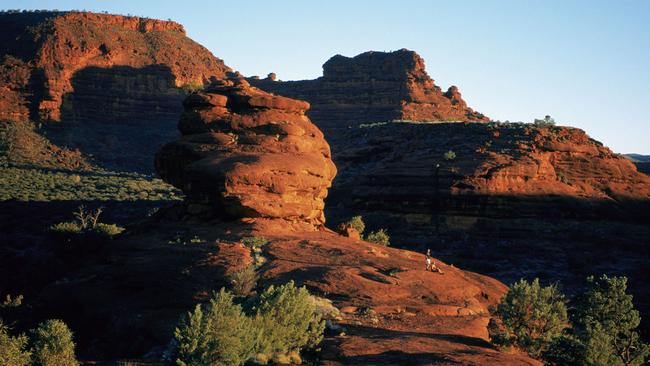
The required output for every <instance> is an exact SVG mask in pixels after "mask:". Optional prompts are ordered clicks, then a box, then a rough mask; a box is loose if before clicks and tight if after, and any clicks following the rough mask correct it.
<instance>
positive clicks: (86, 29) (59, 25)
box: [0, 12, 230, 121]
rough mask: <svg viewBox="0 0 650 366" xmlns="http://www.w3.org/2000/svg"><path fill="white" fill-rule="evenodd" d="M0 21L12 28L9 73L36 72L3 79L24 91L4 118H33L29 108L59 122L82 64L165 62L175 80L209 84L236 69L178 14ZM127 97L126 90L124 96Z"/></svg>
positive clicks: (6, 17) (57, 15) (5, 50)
mask: <svg viewBox="0 0 650 366" xmlns="http://www.w3.org/2000/svg"><path fill="white" fill-rule="evenodd" d="M0 24H2V27H3V30H4V29H6V30H7V34H6V35H5V36H4V37H2V42H3V45H2V48H1V49H0V51H2V56H3V57H4V58H5V59H4V60H3V61H4V63H3V65H4V67H5V69H9V70H7V71H6V72H5V73H4V74H7V73H8V72H9V71H11V72H14V73H21V74H22V73H26V74H29V75H30V76H26V75H25V76H26V77H20V78H17V77H14V78H13V79H12V82H10V83H7V82H6V81H5V83H4V85H3V86H2V87H3V88H6V89H9V90H12V91H14V93H17V94H19V95H20V96H21V97H22V98H20V99H22V102H21V103H18V106H16V107H14V106H11V105H8V106H3V107H8V108H2V112H1V113H2V114H0V118H14V119H15V118H17V117H19V118H28V117H30V116H29V115H25V114H24V109H25V108H27V109H28V110H29V111H30V113H31V117H32V119H34V120H35V119H37V120H40V121H49V120H53V121H59V120H60V119H61V107H62V105H64V104H65V103H66V102H65V101H64V96H65V95H66V94H68V93H73V92H74V91H75V85H73V84H74V83H73V80H74V78H75V76H76V77H79V75H77V74H76V73H77V71H79V70H84V69H87V68H88V67H96V68H110V67H114V66H130V67H133V68H143V67H145V66H150V65H166V66H167V67H169V69H170V71H171V74H172V75H173V77H174V80H173V86H175V87H180V86H183V85H185V84H190V83H199V84H200V83H205V82H207V81H208V80H209V78H210V77H212V76H216V77H224V76H225V73H226V72H228V71H230V68H228V67H227V66H226V65H224V63H223V61H221V60H220V59H218V58H216V57H214V56H213V55H212V54H211V53H210V52H209V51H208V50H207V49H205V48H204V47H202V46H201V45H199V44H197V43H195V42H193V41H192V40H190V39H189V38H187V37H186V35H185V30H184V29H183V26H182V25H180V24H178V23H175V22H172V21H162V20H156V19H149V18H139V17H126V16H118V15H107V14H94V13H86V12H41V13H19V14H2V15H0ZM116 74H117V76H118V77H120V76H123V75H120V74H119V73H116ZM3 76H4V75H3ZM30 79H31V82H32V83H33V85H30ZM34 79H38V80H34ZM126 84H128V83H126ZM125 86H126V87H127V88H128V85H125ZM158 87H159V86H158V85H156V84H155V83H152V85H149V88H150V89H151V90H150V91H149V93H148V94H155V93H156V91H157V90H156V88H158ZM165 89H167V87H166V88H165ZM127 90H128V89H127ZM146 90H147V89H146V88H145V89H143V90H140V92H143V91H145V92H146ZM23 91H24V93H23ZM128 96H129V93H128V92H127V93H126V95H122V97H123V98H128ZM30 97H31V100H30ZM102 102H104V103H105V102H108V103H109V104H110V102H111V101H110V100H108V101H107V100H103V101H102ZM16 108H18V109H16ZM90 108H91V107H90ZM97 118H99V119H102V116H101V115H98V116H97Z"/></svg>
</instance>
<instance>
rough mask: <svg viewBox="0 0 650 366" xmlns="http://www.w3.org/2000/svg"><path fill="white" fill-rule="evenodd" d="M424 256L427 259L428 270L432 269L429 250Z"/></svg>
mask: <svg viewBox="0 0 650 366" xmlns="http://www.w3.org/2000/svg"><path fill="white" fill-rule="evenodd" d="M424 257H425V261H426V264H427V267H426V271H427V272H429V270H430V269H431V257H429V251H428V250H427V254H425V255H424Z"/></svg>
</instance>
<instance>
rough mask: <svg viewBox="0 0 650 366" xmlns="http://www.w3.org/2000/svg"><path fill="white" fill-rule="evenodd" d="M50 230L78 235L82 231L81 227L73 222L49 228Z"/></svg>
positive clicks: (61, 223) (60, 223)
mask: <svg viewBox="0 0 650 366" xmlns="http://www.w3.org/2000/svg"><path fill="white" fill-rule="evenodd" d="M50 230H52V231H56V232H59V233H68V234H78V233H80V232H81V230H82V229H81V226H79V224H78V223H76V222H74V221H65V222H59V223H58V224H54V225H52V226H50Z"/></svg>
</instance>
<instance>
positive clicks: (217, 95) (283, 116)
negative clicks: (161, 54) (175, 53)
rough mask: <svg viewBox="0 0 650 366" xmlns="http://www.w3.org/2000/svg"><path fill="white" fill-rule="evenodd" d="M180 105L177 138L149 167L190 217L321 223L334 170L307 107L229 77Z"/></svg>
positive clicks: (319, 132)
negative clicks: (180, 197)
mask: <svg viewBox="0 0 650 366" xmlns="http://www.w3.org/2000/svg"><path fill="white" fill-rule="evenodd" d="M184 105H185V108H186V110H185V113H184V114H183V115H182V117H181V120H180V123H179V126H178V127H179V129H180V131H181V133H182V134H183V137H182V138H181V139H180V140H178V141H176V142H172V143H170V144H167V145H165V146H164V147H163V148H162V149H161V150H160V152H158V154H157V155H156V169H157V171H158V173H159V174H160V176H161V177H162V178H163V179H164V180H166V181H167V182H169V183H171V184H173V185H174V186H176V187H178V188H179V189H182V190H183V191H184V192H185V194H186V195H187V199H188V203H189V205H188V211H189V212H190V213H199V212H206V211H208V212H209V211H216V212H218V213H225V214H226V216H230V217H234V218H255V217H261V218H273V219H285V220H288V221H298V222H307V223H309V224H313V225H321V224H323V223H324V222H325V218H324V215H323V209H324V206H325V204H324V199H325V197H326V196H327V189H328V188H329V187H330V185H331V181H332V179H333V178H334V176H335V175H336V167H335V166H334V163H333V162H332V160H331V157H330V149H329V145H328V144H327V142H326V141H325V139H324V138H323V134H322V132H321V131H320V130H319V129H318V128H317V127H316V126H315V125H313V124H312V123H311V122H310V121H309V118H307V117H306V116H305V111H306V110H307V109H308V108H309V103H307V102H304V101H300V100H294V99H289V98H285V97H281V96H275V95H271V94H269V93H266V92H263V91H261V90H259V89H257V88H254V87H251V86H250V85H249V84H248V82H247V81H246V80H244V79H242V78H237V77H235V78H231V79H228V80H225V81H218V80H217V81H215V82H214V83H213V84H211V85H210V86H208V87H207V88H206V89H205V90H204V91H201V92H198V93H196V94H192V95H190V96H189V97H188V98H187V99H186V100H185V102H184Z"/></svg>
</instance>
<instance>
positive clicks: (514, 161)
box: [328, 123, 650, 218]
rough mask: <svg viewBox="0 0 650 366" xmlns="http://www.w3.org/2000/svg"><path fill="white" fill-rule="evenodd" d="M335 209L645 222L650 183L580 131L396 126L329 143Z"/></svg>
mask: <svg viewBox="0 0 650 366" xmlns="http://www.w3.org/2000/svg"><path fill="white" fill-rule="evenodd" d="M333 150H334V159H335V161H336V163H337V166H338V167H339V170H340V174H339V177H338V178H337V180H336V181H335V184H334V189H333V191H332V197H331V198H330V200H329V201H328V203H329V204H331V207H349V208H351V209H352V211H355V212H356V211H357V210H363V211H383V212H391V213H399V214H402V215H429V216H430V215H436V214H445V215H459V216H482V217H545V216H546V217H548V216H555V217H614V218H635V217H637V218H638V217H640V216H643V215H641V213H642V212H643V210H644V209H647V208H650V177H648V176H647V175H645V174H642V173H639V172H638V171H637V169H636V167H635V166H634V164H633V163H632V162H630V161H629V160H627V159H625V158H624V157H622V156H620V155H618V154H614V153H613V152H612V151H611V150H609V149H608V148H606V147H604V146H602V144H600V143H599V142H597V141H595V140H593V139H590V138H589V137H588V136H587V135H586V134H585V133H584V132H583V131H582V130H579V129H576V128H569V127H542V128H539V127H534V126H531V125H523V124H520V125H505V124H502V125H500V124H482V123H467V124H458V123H441V124H412V123H390V124H385V125H377V126H374V127H368V128H359V129H351V130H348V131H347V132H346V134H345V135H342V136H341V138H339V139H337V140H336V141H335V143H334V145H333Z"/></svg>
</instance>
